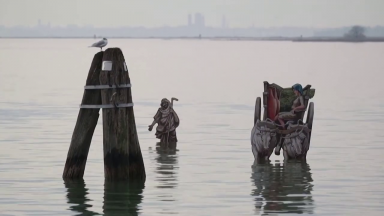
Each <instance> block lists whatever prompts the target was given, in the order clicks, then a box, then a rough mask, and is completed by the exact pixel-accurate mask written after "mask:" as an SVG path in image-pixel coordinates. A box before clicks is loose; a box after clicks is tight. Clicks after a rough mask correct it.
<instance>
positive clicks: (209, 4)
mask: <svg viewBox="0 0 384 216" xmlns="http://www.w3.org/2000/svg"><path fill="white" fill-rule="evenodd" d="M197 12H200V13H202V14H204V16H205V20H206V25H207V26H213V27H218V26H221V20H222V17H223V15H225V16H226V19H227V21H228V24H229V27H248V26H252V25H254V26H255V27H283V26H289V27H315V28H324V27H342V26H350V25H364V26H376V25H384V0H33V1H32V0H0V25H4V26H15V25H24V26H34V25H36V24H37V23H38V20H39V19H40V20H41V22H42V23H43V24H47V23H50V24H51V25H53V26H65V25H68V24H76V25H80V26H84V25H93V26H94V27H119V26H144V27H160V26H165V25H167V26H178V25H186V24H187V16H188V14H189V13H191V14H195V13H197Z"/></svg>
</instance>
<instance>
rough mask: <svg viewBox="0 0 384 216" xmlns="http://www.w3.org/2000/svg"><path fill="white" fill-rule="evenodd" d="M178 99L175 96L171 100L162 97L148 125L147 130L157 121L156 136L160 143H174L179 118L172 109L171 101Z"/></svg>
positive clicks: (150, 129)
mask: <svg viewBox="0 0 384 216" xmlns="http://www.w3.org/2000/svg"><path fill="white" fill-rule="evenodd" d="M174 100H175V101H179V100H178V99H177V98H172V99H171V102H170V101H169V100H168V99H167V98H163V99H162V100H161V103H160V108H159V109H158V110H157V113H156V115H155V116H154V117H153V118H154V120H153V122H152V124H151V125H149V126H148V127H149V128H148V130H149V131H152V129H153V126H155V124H156V123H157V127H156V134H155V135H156V138H158V139H160V143H167V144H168V143H176V142H177V137H176V128H177V127H178V126H179V124H180V119H179V117H178V116H177V114H176V112H175V110H173V101H174Z"/></svg>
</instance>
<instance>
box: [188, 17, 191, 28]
mask: <svg viewBox="0 0 384 216" xmlns="http://www.w3.org/2000/svg"><path fill="white" fill-rule="evenodd" d="M191 25H192V15H191V14H188V26H191Z"/></svg>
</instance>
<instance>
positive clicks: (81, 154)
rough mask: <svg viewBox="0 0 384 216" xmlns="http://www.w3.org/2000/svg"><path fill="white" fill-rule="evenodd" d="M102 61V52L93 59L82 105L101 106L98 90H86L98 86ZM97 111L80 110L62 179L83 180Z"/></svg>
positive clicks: (96, 119) (97, 114)
mask: <svg viewBox="0 0 384 216" xmlns="http://www.w3.org/2000/svg"><path fill="white" fill-rule="evenodd" d="M102 59H103V52H99V53H97V54H96V55H95V56H94V57H93V61H92V64H91V68H90V69H89V73H88V77H87V81H86V87H85V89H84V94H83V100H82V102H81V103H82V104H92V105H100V104H101V96H100V90H97V89H96V90H94V89H87V86H92V85H99V76H100V71H101V66H102ZM99 110H100V108H96V109H82V108H81V109H80V111H79V114H78V117H77V122H76V126H75V129H74V131H73V134H72V139H71V145H70V147H69V150H68V155H67V161H66V162H65V167H64V172H63V178H70V179H80V178H83V176H84V170H85V165H86V163H87V157H88V152H89V147H90V145H91V141H92V136H93V132H94V131H95V128H96V125H97V121H98V119H99Z"/></svg>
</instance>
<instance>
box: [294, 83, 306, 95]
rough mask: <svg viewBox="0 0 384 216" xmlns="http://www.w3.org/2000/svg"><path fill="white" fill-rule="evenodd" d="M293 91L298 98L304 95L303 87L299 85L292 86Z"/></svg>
mask: <svg viewBox="0 0 384 216" xmlns="http://www.w3.org/2000/svg"><path fill="white" fill-rule="evenodd" d="M292 90H293V92H294V93H295V95H296V96H300V95H303V87H302V86H301V85H300V84H298V83H297V84H295V85H293V86H292Z"/></svg>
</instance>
